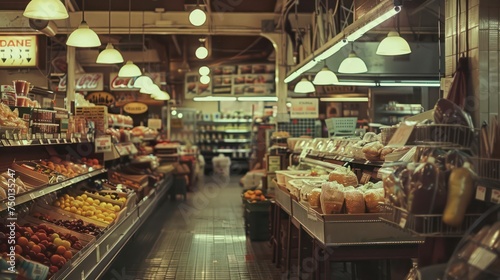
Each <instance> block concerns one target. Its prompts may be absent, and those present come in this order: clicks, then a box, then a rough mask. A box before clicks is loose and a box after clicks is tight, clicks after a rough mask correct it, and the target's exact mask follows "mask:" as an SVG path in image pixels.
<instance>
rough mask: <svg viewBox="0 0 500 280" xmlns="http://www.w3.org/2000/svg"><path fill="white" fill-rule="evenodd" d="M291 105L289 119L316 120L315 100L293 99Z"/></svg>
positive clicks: (316, 103)
mask: <svg viewBox="0 0 500 280" xmlns="http://www.w3.org/2000/svg"><path fill="white" fill-rule="evenodd" d="M291 103H292V107H291V108H290V118H291V119H317V118H318V117H319V103H318V99H317V98H293V99H292V101H291Z"/></svg>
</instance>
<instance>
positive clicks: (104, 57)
mask: <svg viewBox="0 0 500 280" xmlns="http://www.w3.org/2000/svg"><path fill="white" fill-rule="evenodd" d="M122 62H123V56H122V54H121V53H120V52H119V51H118V50H117V49H115V48H114V47H113V44H111V43H108V44H107V45H106V48H105V49H104V50H103V51H102V52H100V53H99V55H98V56H97V60H96V63H99V64H115V63H122Z"/></svg>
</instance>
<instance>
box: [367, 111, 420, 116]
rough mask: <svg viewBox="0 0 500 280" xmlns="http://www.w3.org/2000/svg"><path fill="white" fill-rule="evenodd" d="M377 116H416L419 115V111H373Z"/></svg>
mask: <svg viewBox="0 0 500 280" xmlns="http://www.w3.org/2000/svg"><path fill="white" fill-rule="evenodd" d="M375 113H377V114H385V115H402V116H407V115H416V114H420V113H421V112H420V111H380V110H379V111H375Z"/></svg>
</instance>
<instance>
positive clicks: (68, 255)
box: [63, 250, 73, 260]
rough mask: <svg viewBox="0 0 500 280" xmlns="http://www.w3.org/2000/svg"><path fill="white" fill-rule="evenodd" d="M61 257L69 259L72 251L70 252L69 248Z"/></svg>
mask: <svg viewBox="0 0 500 280" xmlns="http://www.w3.org/2000/svg"><path fill="white" fill-rule="evenodd" d="M63 257H64V258H66V260H70V259H71V258H72V257H73V253H71V251H70V250H68V251H66V252H64V254H63Z"/></svg>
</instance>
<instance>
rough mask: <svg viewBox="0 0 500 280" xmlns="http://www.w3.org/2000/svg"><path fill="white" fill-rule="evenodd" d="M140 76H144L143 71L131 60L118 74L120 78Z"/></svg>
mask: <svg viewBox="0 0 500 280" xmlns="http://www.w3.org/2000/svg"><path fill="white" fill-rule="evenodd" d="M140 75H142V73H141V69H139V67H137V65H135V64H134V63H133V62H132V61H131V60H128V61H127V63H125V65H123V66H122V68H120V71H119V72H118V77H139V76H140Z"/></svg>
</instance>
